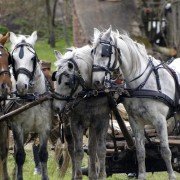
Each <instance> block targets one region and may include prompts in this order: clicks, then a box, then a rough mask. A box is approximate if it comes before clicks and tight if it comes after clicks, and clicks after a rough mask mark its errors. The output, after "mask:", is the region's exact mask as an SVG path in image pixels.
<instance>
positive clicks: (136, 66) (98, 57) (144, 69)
mask: <svg viewBox="0 0 180 180" xmlns="http://www.w3.org/2000/svg"><path fill="white" fill-rule="evenodd" d="M93 54H94V69H93V70H94V72H93V83H94V85H95V86H96V87H97V88H102V87H103V86H102V85H103V84H104V85H105V86H106V88H108V87H110V86H111V82H112V81H111V75H112V72H113V71H115V70H116V71H117V70H119V71H121V72H122V74H123V76H124V78H125V82H126V86H127V88H128V89H131V90H132V91H129V92H132V94H133V93H134V94H135V95H134V96H133V95H132V97H131V98H125V100H124V105H125V108H126V110H127V113H128V115H129V122H130V125H131V127H132V130H133V133H134V136H135V140H136V152H137V159H138V168H139V174H138V179H141V180H144V179H146V170H145V148H144V140H145V138H144V125H145V124H152V125H154V126H155V128H156V131H157V134H158V136H159V138H160V146H161V154H162V158H163V159H164V161H165V163H166V166H167V171H168V174H169V179H170V180H174V179H176V176H175V173H174V171H173V169H172V164H171V151H170V149H169V144H168V134H167V124H166V118H167V116H168V114H169V113H170V110H171V107H169V106H168V105H167V104H169V105H172V106H173V105H174V102H175V101H176V100H175V90H176V85H175V81H174V79H173V77H172V75H171V73H170V72H168V71H167V70H166V68H165V67H164V66H163V65H161V62H160V61H159V60H156V59H154V58H153V57H149V56H148V55H147V52H146V50H145V48H144V46H143V45H140V44H139V43H137V42H134V41H133V40H132V39H131V38H130V37H129V36H128V35H127V34H125V33H124V34H119V32H118V31H117V32H114V31H112V30H111V27H110V28H109V29H108V30H107V31H105V32H100V31H99V30H98V29H94V42H93ZM178 67H180V61H179V63H178ZM144 90H145V91H146V90H147V91H148V93H150V94H154V95H152V96H151V98H147V97H148V95H147V91H146V92H144ZM149 90H151V91H149ZM138 91H139V92H140V97H138V98H137V96H136V95H137V94H136V93H138ZM145 93H146V94H145ZM178 93H179V92H178ZM141 95H143V96H144V97H146V98H144V97H142V96H141ZM165 95H166V97H165ZM155 96H157V97H159V98H158V99H162V101H160V100H158V99H157V98H156V99H155V98H154V97H155ZM178 101H179V99H178Z"/></svg>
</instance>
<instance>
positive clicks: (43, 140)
mask: <svg viewBox="0 0 180 180" xmlns="http://www.w3.org/2000/svg"><path fill="white" fill-rule="evenodd" d="M48 137H49V132H48V131H45V132H44V133H41V134H39V140H40V146H39V160H40V163H41V174H42V178H41V179H42V180H49V177H48V171H47V161H48V151H47V142H48Z"/></svg>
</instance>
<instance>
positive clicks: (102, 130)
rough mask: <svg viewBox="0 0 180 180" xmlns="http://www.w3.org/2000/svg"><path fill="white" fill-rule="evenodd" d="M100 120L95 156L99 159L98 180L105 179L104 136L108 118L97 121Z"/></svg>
mask: <svg viewBox="0 0 180 180" xmlns="http://www.w3.org/2000/svg"><path fill="white" fill-rule="evenodd" d="M100 119H102V121H101V123H100V124H99V125H100V127H101V128H100V129H99V131H98V134H97V137H99V138H98V146H97V155H98V159H99V164H100V169H99V178H98V180H105V179H106V135H107V131H108V126H109V116H108V117H101V118H99V119H98V120H100Z"/></svg>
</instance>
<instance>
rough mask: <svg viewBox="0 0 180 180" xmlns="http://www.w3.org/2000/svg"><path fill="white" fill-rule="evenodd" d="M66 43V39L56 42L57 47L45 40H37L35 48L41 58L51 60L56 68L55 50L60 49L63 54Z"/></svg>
mask: <svg viewBox="0 0 180 180" xmlns="http://www.w3.org/2000/svg"><path fill="white" fill-rule="evenodd" d="M65 48H66V43H65V41H64V40H62V41H58V42H56V47H55V48H51V47H50V45H49V44H47V43H46V42H45V41H43V40H40V41H37V43H36V45H35V50H36V53H37V55H38V58H39V59H40V60H45V61H49V62H51V63H52V69H53V70H54V69H55V67H54V62H55V61H56V58H55V55H54V50H58V51H60V52H61V53H62V54H63V53H64V52H65Z"/></svg>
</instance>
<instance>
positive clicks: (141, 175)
mask: <svg viewBox="0 0 180 180" xmlns="http://www.w3.org/2000/svg"><path fill="white" fill-rule="evenodd" d="M138 180H146V176H145V175H144V174H139V176H138Z"/></svg>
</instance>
